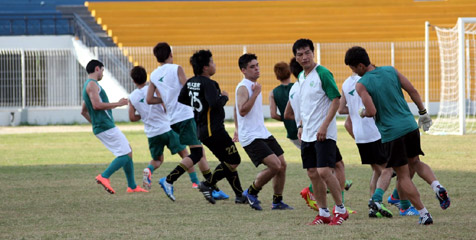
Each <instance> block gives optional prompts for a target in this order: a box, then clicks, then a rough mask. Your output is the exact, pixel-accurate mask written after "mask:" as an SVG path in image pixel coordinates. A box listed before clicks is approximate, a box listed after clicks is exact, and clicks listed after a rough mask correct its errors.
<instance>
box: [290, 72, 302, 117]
mask: <svg viewBox="0 0 476 240" xmlns="http://www.w3.org/2000/svg"><path fill="white" fill-rule="evenodd" d="M299 91H300V85H299V81H296V82H295V83H294V84H293V86H292V87H291V89H290V90H289V104H291V107H292V108H293V112H294V120H295V121H296V126H299V123H300V122H301V111H300V110H299Z"/></svg>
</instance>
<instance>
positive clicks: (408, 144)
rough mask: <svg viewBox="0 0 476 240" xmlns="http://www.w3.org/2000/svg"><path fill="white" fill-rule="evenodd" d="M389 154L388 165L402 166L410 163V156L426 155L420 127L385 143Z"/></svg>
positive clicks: (386, 153) (386, 151)
mask: <svg viewBox="0 0 476 240" xmlns="http://www.w3.org/2000/svg"><path fill="white" fill-rule="evenodd" d="M383 149H384V152H385V155H386V156H387V161H388V162H387V167H400V166H403V165H405V164H408V158H413V157H416V156H418V155H423V156H424V155H425V154H424V153H423V151H422V150H421V146H420V131H419V130H418V128H417V129H416V130H414V131H411V132H409V133H407V134H406V135H404V136H402V137H399V138H397V139H395V140H393V141H390V142H386V143H383Z"/></svg>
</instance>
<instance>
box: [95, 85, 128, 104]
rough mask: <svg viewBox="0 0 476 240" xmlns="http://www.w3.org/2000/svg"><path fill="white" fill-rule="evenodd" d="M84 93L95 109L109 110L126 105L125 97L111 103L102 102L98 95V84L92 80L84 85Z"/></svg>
mask: <svg viewBox="0 0 476 240" xmlns="http://www.w3.org/2000/svg"><path fill="white" fill-rule="evenodd" d="M86 93H87V94H88V96H89V100H91V105H93V109H94V110H97V111H98V110H109V109H113V108H116V107H120V106H124V105H127V99H125V98H121V99H120V100H119V101H118V102H113V103H105V102H102V101H101V99H100V97H99V86H98V85H97V84H96V83H94V82H89V84H88V86H86Z"/></svg>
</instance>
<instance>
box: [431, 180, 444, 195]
mask: <svg viewBox="0 0 476 240" xmlns="http://www.w3.org/2000/svg"><path fill="white" fill-rule="evenodd" d="M440 187H443V186H441V184H440V182H439V181H438V180H435V181H433V182H432V183H431V188H433V191H434V192H435V193H438V192H439V191H440Z"/></svg>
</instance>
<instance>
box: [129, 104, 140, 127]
mask: <svg viewBox="0 0 476 240" xmlns="http://www.w3.org/2000/svg"><path fill="white" fill-rule="evenodd" d="M140 119H141V117H140V115H137V114H136V109H135V107H134V105H132V103H131V101H129V120H131V122H137V121H139V120H140Z"/></svg>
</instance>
